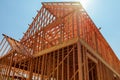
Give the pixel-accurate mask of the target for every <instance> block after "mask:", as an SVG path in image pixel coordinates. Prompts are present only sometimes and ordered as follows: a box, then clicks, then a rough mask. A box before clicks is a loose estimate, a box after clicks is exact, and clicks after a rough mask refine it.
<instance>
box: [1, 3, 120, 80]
mask: <svg viewBox="0 0 120 80" xmlns="http://www.w3.org/2000/svg"><path fill="white" fill-rule="evenodd" d="M3 36H4V38H3V40H2V41H1V43H0V53H1V54H2V55H1V56H0V79H1V80H120V61H119V59H118V58H117V57H116V55H115V54H114V52H113V50H112V49H111V47H110V46H109V44H108V43H107V42H106V40H105V39H104V37H103V36H102V35H101V33H100V31H99V29H97V27H96V26H95V24H94V23H93V21H92V20H91V18H90V17H89V16H88V14H87V13H86V11H85V10H84V8H83V7H82V6H81V4H80V3H79V2H43V3H42V8H41V9H40V10H39V11H38V14H37V15H36V17H35V18H33V22H32V23H31V24H30V25H29V28H28V30H27V31H26V33H25V34H24V36H23V38H22V39H21V40H20V41H17V40H15V39H13V38H11V37H9V36H6V35H3Z"/></svg>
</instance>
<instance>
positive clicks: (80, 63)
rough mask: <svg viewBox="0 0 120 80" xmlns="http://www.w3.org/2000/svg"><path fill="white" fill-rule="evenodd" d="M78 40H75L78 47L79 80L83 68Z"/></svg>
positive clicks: (81, 76) (81, 79)
mask: <svg viewBox="0 0 120 80" xmlns="http://www.w3.org/2000/svg"><path fill="white" fill-rule="evenodd" d="M80 45H81V44H80V41H78V42H77V47H78V72H79V74H78V75H79V80H83V72H82V71H83V70H82V56H81V46H80Z"/></svg>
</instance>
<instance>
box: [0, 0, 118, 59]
mask: <svg viewBox="0 0 120 80" xmlns="http://www.w3.org/2000/svg"><path fill="white" fill-rule="evenodd" d="M47 1H48V2H50V1H52V0H47ZM54 1H72V0H54ZM73 1H81V3H82V4H83V6H84V8H85V9H86V11H87V13H88V14H89V16H90V17H91V18H92V20H93V21H94V23H95V24H96V26H97V27H102V29H101V33H102V34H103V36H104V37H105V39H106V40H107V42H108V43H109V44H110V46H111V47H112V49H113V50H114V52H115V53H116V55H117V56H118V57H119V59H120V0H114V1H113V0H73ZM41 2H45V0H0V41H1V40H2V38H3V36H2V33H4V34H6V35H8V36H11V37H13V38H15V39H17V40H19V39H21V37H22V36H23V32H25V31H26V30H27V29H28V24H31V22H32V17H35V15H36V14H37V10H39V9H40V8H41Z"/></svg>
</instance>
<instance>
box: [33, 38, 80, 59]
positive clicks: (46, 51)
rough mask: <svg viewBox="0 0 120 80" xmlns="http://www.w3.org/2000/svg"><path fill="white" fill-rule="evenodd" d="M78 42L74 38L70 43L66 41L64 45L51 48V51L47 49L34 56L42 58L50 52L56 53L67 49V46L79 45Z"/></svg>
mask: <svg viewBox="0 0 120 80" xmlns="http://www.w3.org/2000/svg"><path fill="white" fill-rule="evenodd" d="M77 41H78V38H73V39H71V40H69V41H65V42H63V43H61V44H59V45H57V46H53V47H51V48H49V49H45V50H42V51H40V52H38V53H35V54H34V55H33V56H34V57H38V56H41V55H44V54H47V53H50V52H52V51H55V50H58V49H60V48H64V47H66V46H69V45H72V44H75V43H77Z"/></svg>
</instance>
